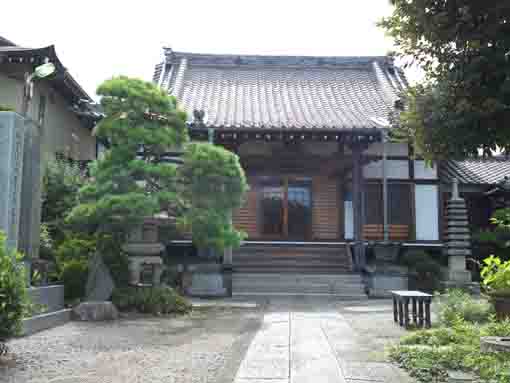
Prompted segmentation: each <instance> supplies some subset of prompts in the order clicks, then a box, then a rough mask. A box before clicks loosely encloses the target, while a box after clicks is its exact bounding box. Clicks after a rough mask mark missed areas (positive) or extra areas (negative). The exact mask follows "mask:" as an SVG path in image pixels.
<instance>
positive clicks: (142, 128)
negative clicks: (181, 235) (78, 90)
mask: <svg viewBox="0 0 510 383" xmlns="http://www.w3.org/2000/svg"><path fill="white" fill-rule="evenodd" d="M98 94H99V95H101V96H102V99H101V104H102V106H103V109H104V112H105V115H106V117H105V118H104V119H103V120H102V121H101V122H100V123H99V124H98V126H97V127H96V131H95V133H96V135H97V136H98V137H99V138H101V139H102V140H104V141H106V142H107V143H108V146H109V148H108V150H107V151H106V152H105V153H104V155H103V156H102V158H100V159H99V160H97V161H95V162H94V163H93V164H92V165H91V167H90V173H91V182H89V183H88V184H87V185H86V186H84V187H83V188H82V189H81V190H80V204H79V205H78V206H76V207H75V208H74V209H73V210H72V211H71V213H70V215H69V216H68V219H69V221H70V222H72V223H73V224H74V225H78V226H79V225H82V226H84V227H86V228H90V227H91V226H92V227H94V228H95V229H94V230H96V231H103V232H108V233H121V234H120V238H121V237H122V235H125V234H126V233H127V232H128V231H129V230H130V229H131V228H133V227H134V226H136V225H139V224H140V223H141V222H142V221H143V219H144V218H146V217H151V216H153V215H155V214H157V213H163V212H164V213H167V215H168V216H169V217H174V218H176V219H177V220H178V221H179V222H180V223H181V224H183V225H184V226H187V227H189V228H191V231H192V235H193V240H194V241H195V242H196V243H197V244H199V245H201V246H214V247H217V248H223V246H230V245H235V244H236V243H239V239H240V237H241V235H240V233H238V232H237V231H235V229H233V227H232V224H231V222H230V221H229V220H228V219H227V217H230V213H231V212H232V210H233V209H235V208H236V207H237V206H239V204H240V203H241V198H242V194H243V193H244V190H245V189H246V182H245V179H244V173H243V171H242V169H241V167H240V165H239V161H238V158H237V156H236V155H235V154H232V153H230V152H227V151H226V150H223V149H221V148H217V147H214V146H213V145H209V144H198V143H191V144H189V143H188V141H189V140H188V136H187V128H186V114H185V113H184V112H183V111H181V110H180V109H179V108H178V106H177V102H176V99H175V98H174V97H170V96H168V94H167V93H166V92H165V91H163V90H161V89H160V88H158V87H157V86H155V85H153V84H152V83H148V82H145V81H142V80H138V79H131V78H127V77H122V76H121V77H116V78H113V79H111V80H108V81H106V82H104V83H103V84H102V85H101V86H100V87H99V89H98ZM176 150H179V151H184V155H183V159H184V164H183V165H176V164H175V163H174V162H172V161H169V157H168V154H169V152H174V151H176ZM204 181H206V182H204ZM222 192H223V194H222ZM116 235H117V234H116Z"/></svg>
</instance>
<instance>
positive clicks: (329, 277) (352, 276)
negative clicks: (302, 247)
mask: <svg viewBox="0 0 510 383" xmlns="http://www.w3.org/2000/svg"><path fill="white" fill-rule="evenodd" d="M232 277H233V278H235V279H238V278H243V279H244V280H246V279H250V278H253V279H256V280H260V279H266V280H269V279H271V278H272V279H273V280H281V279H300V280H314V279H315V280H323V281H324V280H325V281H352V282H361V281H362V280H363V279H362V277H361V275H359V274H356V273H344V274H332V273H328V274H317V275H315V274H299V273H296V274H283V275H278V274H273V273H234V274H233V275H232Z"/></svg>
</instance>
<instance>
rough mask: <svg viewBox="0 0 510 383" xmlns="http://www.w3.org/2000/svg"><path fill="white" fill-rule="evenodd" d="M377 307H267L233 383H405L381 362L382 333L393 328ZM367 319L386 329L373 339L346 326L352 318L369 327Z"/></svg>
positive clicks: (313, 303) (294, 302)
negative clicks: (376, 321)
mask: <svg viewBox="0 0 510 383" xmlns="http://www.w3.org/2000/svg"><path fill="white" fill-rule="evenodd" d="M374 304H375V305H376V306H375V307H374ZM377 305H378V303H377V302H373V301H372V302H364V303H363V302H360V303H358V304H352V303H349V302H335V301H322V302H321V301H318V300H317V299H313V300H310V301H308V302H307V301H305V300H304V298H301V299H300V298H295V299H291V300H283V301H282V300H280V301H272V302H271V303H270V304H269V307H268V310H267V313H266V314H265V316H264V321H263V325H262V328H261V329H260V330H259V332H258V333H257V335H256V336H255V338H254V339H253V341H252V343H251V345H250V347H249V349H248V351H247V353H246V355H245V358H244V360H243V362H242V363H241V366H240V368H239V370H238V371H237V375H236V379H235V383H262V382H263V383H308V382H310V383H323V382H324V383H326V382H327V383H329V382H338V383H363V382H388V383H389V382H391V383H394V382H410V381H411V380H410V379H409V378H408V377H407V376H406V375H405V374H404V373H403V372H401V371H400V370H399V369H398V368H396V367H395V366H393V365H391V364H389V363H387V362H386V360H385V358H384V357H383V351H384V346H385V344H386V342H385V341H382V342H381V339H380V338H381V337H383V338H384V337H385V336H387V335H389V336H390V337H391V336H392V334H391V332H390V333H388V334H386V332H385V331H384V328H387V327H388V326H393V323H392V317H391V311H389V310H388V307H387V305H386V304H383V305H379V306H377ZM377 307H379V308H380V309H379V310H377ZM342 311H344V312H342ZM350 312H352V313H353V315H352V317H351V316H350V314H349V313H350ZM381 314H382V315H381ZM372 316H373V317H374V319H375V318H376V317H377V316H379V317H380V318H379V319H381V318H384V320H387V323H388V326H383V328H381V329H379V330H376V331H375V334H374V333H373V332H370V331H369V330H368V329H367V331H366V332H365V331H363V330H362V331H361V332H360V331H357V330H356V329H355V326H352V325H351V323H350V319H352V318H357V319H356V320H359V321H367V320H368V321H369V320H370V317H372ZM362 327H363V328H365V327H364V326H362ZM398 331H400V330H398V329H397V332H398ZM395 335H397V337H398V335H400V334H398V333H395Z"/></svg>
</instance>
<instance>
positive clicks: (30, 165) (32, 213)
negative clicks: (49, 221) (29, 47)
mask: <svg viewBox="0 0 510 383" xmlns="http://www.w3.org/2000/svg"><path fill="white" fill-rule="evenodd" d="M55 69H56V68H55V65H54V64H52V63H50V62H46V63H45V64H42V65H39V66H38V67H36V68H35V70H34V72H33V73H28V72H27V73H25V76H24V80H23V103H22V106H21V115H22V117H23V120H24V125H25V129H24V131H25V138H24V141H25V144H24V147H25V149H24V153H23V172H22V186H21V211H20V222H19V232H18V238H19V239H20V241H19V243H20V250H21V251H23V253H24V254H25V257H26V258H25V264H26V268H27V279H28V284H29V285H30V274H31V270H30V269H31V258H32V257H33V256H34V251H33V249H34V246H33V244H34V243H36V244H38V243H39V240H38V238H39V235H40V233H39V231H40V220H41V206H40V204H41V202H40V190H41V185H40V184H41V179H40V174H41V171H40V166H41V165H40V162H41V158H40V157H41V156H40V154H41V147H40V146H41V143H40V139H39V138H38V137H37V136H38V135H39V133H38V132H36V131H33V130H32V129H30V130H29V129H27V125H28V124H27V121H28V113H29V108H30V101H31V100H32V97H33V89H34V85H33V82H34V80H36V79H43V78H46V77H48V76H50V75H52V74H53V73H54V72H55Z"/></svg>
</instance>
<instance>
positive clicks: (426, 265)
mask: <svg viewBox="0 0 510 383" xmlns="http://www.w3.org/2000/svg"><path fill="white" fill-rule="evenodd" d="M401 263H402V264H403V265H405V266H407V267H408V268H409V272H410V274H411V275H412V276H413V277H414V278H415V279H416V280H415V283H416V288H417V289H420V290H425V291H430V292H432V291H434V290H435V289H437V288H438V287H439V281H440V276H441V265H440V264H439V262H437V261H436V260H435V259H434V257H432V256H431V255H430V254H427V253H426V252H424V251H419V252H416V251H413V252H408V253H407V254H405V255H404V256H403V257H402V259H401Z"/></svg>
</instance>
